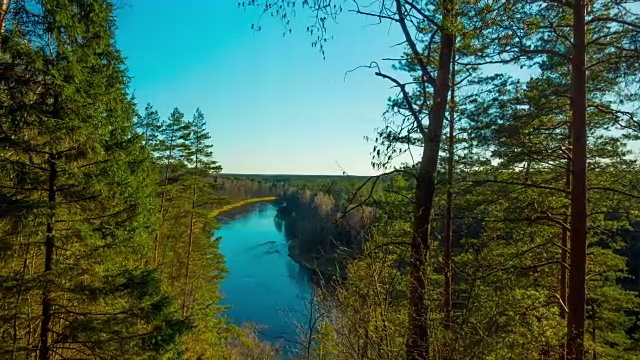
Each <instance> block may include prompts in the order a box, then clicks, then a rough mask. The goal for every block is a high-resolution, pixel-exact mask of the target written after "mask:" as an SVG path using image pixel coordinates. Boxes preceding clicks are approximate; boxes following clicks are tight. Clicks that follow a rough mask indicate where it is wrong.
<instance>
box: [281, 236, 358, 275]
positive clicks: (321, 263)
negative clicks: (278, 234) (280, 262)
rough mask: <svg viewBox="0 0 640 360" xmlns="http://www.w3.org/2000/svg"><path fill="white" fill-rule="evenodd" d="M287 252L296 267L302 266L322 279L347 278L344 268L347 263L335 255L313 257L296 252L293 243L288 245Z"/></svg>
mask: <svg viewBox="0 0 640 360" xmlns="http://www.w3.org/2000/svg"><path fill="white" fill-rule="evenodd" d="M288 252H289V257H290V258H291V259H292V260H293V261H295V262H296V263H297V264H298V265H301V266H304V267H305V268H307V269H309V270H311V271H313V272H316V273H318V274H319V275H321V276H323V277H328V278H333V277H339V278H346V277H347V269H346V266H345V264H346V263H347V261H346V259H344V258H340V257H338V256H336V255H324V256H313V255H308V254H304V253H302V252H301V251H298V249H297V246H296V244H295V242H291V243H290V244H289V249H288Z"/></svg>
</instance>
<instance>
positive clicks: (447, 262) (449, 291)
mask: <svg viewBox="0 0 640 360" xmlns="http://www.w3.org/2000/svg"><path fill="white" fill-rule="evenodd" d="M452 57H453V60H452V64H451V105H450V108H449V110H450V111H449V141H448V144H447V209H446V223H445V229H444V259H443V263H444V324H443V326H444V329H445V331H448V332H450V331H451V329H452V327H453V269H452V258H453V162H454V150H455V149H454V136H455V110H456V109H455V101H456V98H455V97H456V92H455V91H456V83H455V81H456V65H455V61H456V59H455V57H456V49H455V41H454V49H453V55H452ZM450 350H451V349H447V351H448V352H450ZM448 355H451V354H450V353H448Z"/></svg>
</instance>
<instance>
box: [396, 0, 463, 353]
mask: <svg viewBox="0 0 640 360" xmlns="http://www.w3.org/2000/svg"><path fill="white" fill-rule="evenodd" d="M396 5H397V12H398V15H399V16H400V17H403V14H402V11H403V10H402V5H401V2H400V0H396ZM454 6H455V0H444V1H443V10H442V11H443V13H442V17H443V20H442V24H444V25H445V26H443V28H442V29H440V33H441V35H440V51H439V55H438V68H437V75H436V79H435V86H434V89H433V99H432V100H433V101H432V106H431V109H430V110H431V111H430V112H429V127H428V129H427V131H426V134H425V136H424V138H423V144H424V148H423V151H422V157H421V159H420V165H419V168H418V175H417V178H416V188H415V204H414V209H413V234H412V237H411V250H410V255H409V260H410V265H409V309H408V322H409V323H408V336H407V342H406V347H405V350H406V356H407V359H408V360H428V359H429V356H430V348H429V318H428V316H429V314H428V308H427V304H426V298H427V289H428V284H427V274H426V270H427V269H426V267H427V263H428V255H429V246H430V242H429V236H430V229H431V220H432V215H433V199H434V196H435V191H436V172H437V170H438V158H439V155H440V143H441V141H442V129H443V123H444V117H445V113H446V110H447V98H448V95H449V88H450V84H449V80H450V79H449V77H450V75H451V59H452V57H453V46H454V35H453V34H452V32H451V30H450V26H451V24H452V23H453V21H452V20H453V18H454ZM405 36H406V34H405ZM414 53H415V51H414ZM415 55H419V54H415ZM424 75H426V74H424Z"/></svg>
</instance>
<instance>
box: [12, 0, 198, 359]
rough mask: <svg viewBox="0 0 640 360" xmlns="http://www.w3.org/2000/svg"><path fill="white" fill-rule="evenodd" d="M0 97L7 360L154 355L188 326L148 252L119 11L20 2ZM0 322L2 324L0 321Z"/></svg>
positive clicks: (144, 186) (142, 160)
mask: <svg viewBox="0 0 640 360" xmlns="http://www.w3.org/2000/svg"><path fill="white" fill-rule="evenodd" d="M10 15H11V18H10V19H9V20H8V31H7V35H6V37H5V38H4V39H3V40H4V44H5V46H4V47H3V57H2V69H3V75H4V79H5V81H4V83H3V86H2V87H1V89H0V91H1V92H2V94H1V95H0V99H1V100H0V101H1V104H0V113H1V116H0V119H1V120H0V122H1V123H0V131H1V133H0V137H1V138H2V149H1V150H0V168H1V169H0V172H2V173H3V177H2V188H1V189H0V191H1V192H2V194H1V196H2V198H3V199H5V201H3V207H4V209H3V210H6V211H3V212H2V214H3V219H2V227H0V231H2V232H3V234H2V237H3V238H6V239H8V240H7V242H8V244H9V246H11V251H10V252H8V256H7V257H5V258H3V261H2V264H1V267H0V269H1V272H2V276H3V279H4V278H6V279H7V281H3V286H2V291H3V296H2V302H3V305H4V306H3V308H4V309H15V310H14V311H13V313H12V314H10V316H9V318H11V322H12V326H11V328H10V329H6V328H5V327H4V326H3V327H2V333H1V334H0V335H1V336H2V341H1V342H2V345H1V346H2V350H3V352H4V351H10V352H12V353H13V356H14V357H15V356H17V357H34V356H35V355H36V354H37V357H38V358H39V359H42V360H45V359H57V358H87V357H95V356H100V357H103V358H119V359H122V358H149V357H153V356H155V355H152V354H160V353H162V352H164V351H166V350H167V349H168V348H169V347H171V345H172V343H173V342H174V341H175V340H176V339H177V337H178V336H179V335H180V334H181V333H182V332H183V331H184V330H186V328H187V325H188V324H187V323H186V322H185V321H183V320H180V319H178V318H176V317H174V316H173V315H171V313H169V312H168V311H169V310H170V299H169V298H168V297H167V295H166V294H164V293H163V291H162V289H161V284H160V282H159V279H158V278H157V276H156V274H155V273H154V272H153V271H151V270H149V269H145V268H144V267H142V266H141V265H140V264H141V263H142V261H143V260H144V258H145V257H146V256H147V254H148V251H149V250H150V249H149V248H150V244H149V243H148V241H147V239H148V235H149V233H150V231H151V230H152V228H153V219H154V217H153V211H154V209H155V201H154V193H153V184H152V183H150V182H149V181H148V176H147V174H148V173H149V172H150V171H153V168H152V166H151V163H150V159H149V156H148V152H147V151H145V149H144V148H143V146H142V144H141V143H140V141H139V140H138V139H137V138H136V137H135V136H133V117H134V115H135V111H134V105H133V103H132V102H131V101H130V99H129V97H128V95H127V86H128V78H127V76H126V73H125V72H124V70H123V67H124V66H123V60H122V58H121V56H120V54H119V52H118V50H117V49H116V48H115V46H114V30H115V26H114V18H113V4H112V3H111V2H110V1H106V0H104V1H103V0H95V1H83V2H77V1H66V0H56V1H37V2H29V3H26V2H22V1H16V2H15V3H14V4H13V8H12V11H11V12H10ZM3 316H4V315H3Z"/></svg>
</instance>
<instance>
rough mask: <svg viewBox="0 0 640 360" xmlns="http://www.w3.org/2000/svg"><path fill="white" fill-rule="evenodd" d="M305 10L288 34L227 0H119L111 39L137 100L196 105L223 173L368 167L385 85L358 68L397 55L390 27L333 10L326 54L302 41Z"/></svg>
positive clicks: (188, 108) (185, 107)
mask: <svg viewBox="0 0 640 360" xmlns="http://www.w3.org/2000/svg"><path fill="white" fill-rule="evenodd" d="M304 16H306V14H302V13H299V14H298V18H297V19H296V21H295V22H296V23H297V26H295V27H294V31H293V33H292V34H291V35H287V36H285V37H283V30H284V29H283V27H282V26H281V25H280V24H279V23H278V22H275V21H273V20H270V19H268V18H265V19H263V20H262V21H261V25H262V31H260V32H254V31H252V30H251V23H252V22H256V21H257V19H258V13H257V12H255V11H246V10H243V9H240V8H238V7H237V1H235V0H214V1H205V0H183V1H181V2H180V3H176V2H175V1H167V0H125V2H124V4H123V7H122V8H121V9H120V10H119V11H118V27H119V30H118V35H117V40H118V46H119V47H120V49H121V50H122V52H123V54H124V56H125V57H126V58H127V64H128V67H129V74H130V75H131V76H132V77H133V81H132V91H134V92H135V95H136V98H137V101H138V102H139V104H140V106H144V104H145V103H147V102H151V103H152V104H153V105H154V106H155V107H156V108H157V109H158V110H159V111H160V113H161V114H162V115H163V116H166V115H168V114H169V112H170V111H171V109H172V108H173V107H176V106H177V107H178V108H180V109H181V110H182V111H183V112H185V113H186V114H187V116H191V114H193V112H194V111H195V109H196V108H197V107H200V108H201V109H202V111H203V112H204V114H205V116H206V119H207V122H208V126H209V130H210V132H211V134H212V141H213V143H214V146H215V147H214V150H215V156H216V158H217V160H218V161H219V162H220V163H221V165H222V166H223V167H224V171H225V172H232V173H272V174H275V173H277V174H283V173H284V174H338V173H340V172H341V170H340V168H339V166H338V165H337V164H339V165H340V166H341V167H343V168H344V169H345V170H346V171H347V172H349V173H350V174H371V173H373V170H372V169H371V166H370V155H369V153H370V151H371V147H372V144H370V143H367V142H366V141H365V140H364V139H363V137H364V136H365V135H372V134H373V131H374V129H375V128H376V127H377V126H380V125H381V124H382V120H381V114H382V112H383V111H384V109H385V106H386V98H387V97H388V96H390V95H392V94H393V91H392V90H390V88H389V84H388V83H387V82H385V81H384V80H382V79H379V78H377V77H375V76H374V75H373V71H371V70H368V69H364V70H359V71H357V72H354V73H350V74H349V75H348V76H347V77H346V81H345V80H344V76H345V72H346V71H348V70H350V69H352V68H354V67H356V66H359V65H364V64H368V63H369V62H371V61H373V60H380V59H382V58H384V57H393V56H396V57H397V56H398V55H399V52H400V51H401V50H402V49H401V48H400V47H395V48H392V47H391V46H392V45H393V44H395V43H397V42H399V41H398V39H399V36H398V34H397V33H389V28H388V26H385V25H378V26H365V25H366V24H367V22H366V19H362V18H359V17H356V16H354V15H351V14H344V16H342V17H341V18H340V19H339V21H340V23H339V24H331V28H330V33H331V35H333V36H334V38H333V40H330V41H329V42H328V43H327V45H326V60H323V59H322V56H321V54H320V53H319V52H318V50H317V49H315V48H312V47H311V41H312V38H311V37H310V36H309V35H308V34H306V32H305V26H306V23H307V21H308V19H307V18H305V17H304Z"/></svg>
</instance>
